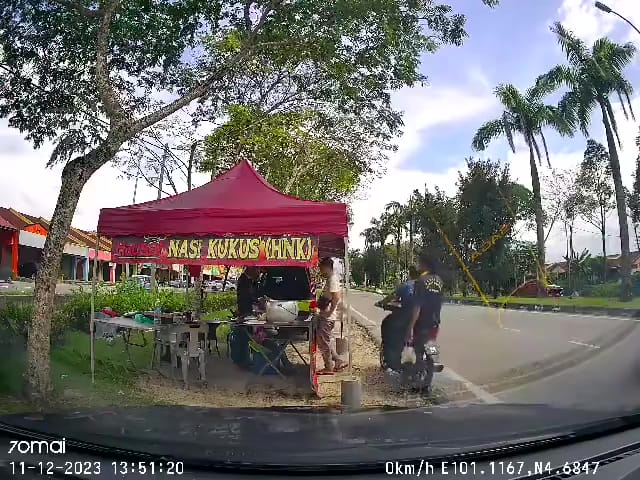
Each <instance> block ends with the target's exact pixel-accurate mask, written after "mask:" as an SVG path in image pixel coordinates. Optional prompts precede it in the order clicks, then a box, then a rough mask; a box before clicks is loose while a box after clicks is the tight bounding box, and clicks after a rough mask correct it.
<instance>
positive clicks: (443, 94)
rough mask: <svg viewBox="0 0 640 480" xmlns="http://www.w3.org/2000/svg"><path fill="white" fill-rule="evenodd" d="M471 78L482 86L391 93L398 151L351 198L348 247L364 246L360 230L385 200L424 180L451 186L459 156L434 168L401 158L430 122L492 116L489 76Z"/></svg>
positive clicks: (403, 196)
mask: <svg viewBox="0 0 640 480" xmlns="http://www.w3.org/2000/svg"><path fill="white" fill-rule="evenodd" d="M474 78H476V79H480V78H484V79H485V80H484V81H483V82H476V83H478V84H479V85H480V87H481V88H480V89H479V90H478V91H477V92H470V91H464V90H460V89H455V88H451V87H445V88H438V87H425V88H406V89H403V90H401V91H400V92H398V94H397V95H396V96H395V98H394V105H395V106H396V108H398V109H400V110H402V111H403V112H404V124H405V128H404V135H403V136H402V137H401V138H400V140H399V142H398V151H397V152H395V153H394V154H393V155H392V157H391V158H390V161H389V164H388V168H387V172H386V174H385V175H384V177H383V178H381V179H378V180H376V181H374V182H373V183H372V184H371V185H368V186H367V191H368V195H367V197H366V198H365V199H363V200H358V201H355V202H353V205H352V208H353V212H354V217H355V220H354V225H353V228H352V231H351V237H350V241H351V244H352V246H353V247H355V248H362V247H363V245H364V241H363V239H362V237H361V235H360V234H361V233H362V231H363V230H364V229H365V228H367V227H368V226H369V221H370V220H371V218H372V217H377V216H379V215H380V213H381V212H382V211H383V210H384V207H385V205H386V204H388V203H389V202H392V201H398V202H405V201H406V200H407V199H408V198H409V195H411V192H413V190H415V189H418V190H420V191H423V190H424V187H425V185H427V186H429V187H430V188H433V187H434V186H436V185H437V186H438V187H440V188H441V189H443V190H445V191H446V192H448V193H453V192H454V190H455V182H456V180H457V178H458V173H457V172H458V170H459V169H460V168H462V166H463V163H464V159H460V162H461V163H460V165H456V166H455V167H452V168H450V169H449V170H448V171H447V172H446V173H437V174H434V173H431V172H428V171H422V170H416V169H407V168H403V162H404V161H405V160H406V159H407V158H408V157H409V156H410V155H411V154H412V153H414V152H415V151H416V150H417V149H418V148H419V147H420V146H422V145H424V144H425V143H428V141H429V135H430V129H432V128H433V127H438V126H444V125H454V124H456V123H459V122H461V121H464V120H468V119H471V118H478V121H479V122H482V121H483V120H485V119H486V118H489V117H490V116H491V111H492V110H493V109H494V108H496V106H497V104H496V100H495V97H494V96H493V93H492V92H491V91H490V86H489V82H487V81H486V77H484V76H483V75H482V74H481V73H480V72H477V71H476V72H475V73H474ZM469 142H470V141H469ZM441 161H442V158H433V159H429V161H428V162H427V163H428V164H430V165H434V164H437V163H438V162H441ZM438 170H441V169H438Z"/></svg>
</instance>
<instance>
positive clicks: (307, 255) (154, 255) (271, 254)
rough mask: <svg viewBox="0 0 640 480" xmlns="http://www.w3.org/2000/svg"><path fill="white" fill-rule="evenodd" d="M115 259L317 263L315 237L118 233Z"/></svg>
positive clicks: (233, 262) (223, 263) (163, 261)
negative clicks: (175, 235) (126, 235)
mask: <svg viewBox="0 0 640 480" xmlns="http://www.w3.org/2000/svg"><path fill="white" fill-rule="evenodd" d="M112 261H113V262H116V263H156V264H163V265H170V264H188V265H260V266H268V265H273V266H305V267H312V266H315V265H316V264H317V263H318V241H317V238H315V237H270V236H266V237H210V238H209V237H145V238H139V237H117V238H114V239H113V241H112Z"/></svg>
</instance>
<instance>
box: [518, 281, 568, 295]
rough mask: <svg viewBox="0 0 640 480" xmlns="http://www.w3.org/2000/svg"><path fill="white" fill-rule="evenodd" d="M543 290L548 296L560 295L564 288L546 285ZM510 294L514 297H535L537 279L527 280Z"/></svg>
mask: <svg viewBox="0 0 640 480" xmlns="http://www.w3.org/2000/svg"><path fill="white" fill-rule="evenodd" d="M545 290H546V296H548V297H561V296H562V294H563V292H564V289H563V288H562V287H561V286H559V285H547V287H546V289H545ZM511 295H512V296H514V297H536V296H537V295H538V282H537V280H529V281H527V282H525V283H523V284H522V285H520V286H519V287H518V288H516V289H515V290H514V291H513V293H512V294H511Z"/></svg>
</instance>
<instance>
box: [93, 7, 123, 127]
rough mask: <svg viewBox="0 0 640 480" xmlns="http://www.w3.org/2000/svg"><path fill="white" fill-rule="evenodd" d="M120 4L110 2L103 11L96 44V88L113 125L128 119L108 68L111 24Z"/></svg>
mask: <svg viewBox="0 0 640 480" xmlns="http://www.w3.org/2000/svg"><path fill="white" fill-rule="evenodd" d="M120 2H121V0H110V1H109V2H108V3H107V4H106V7H105V8H104V10H103V11H101V13H102V18H101V20H100V27H99V28H98V37H97V42H96V43H97V45H96V86H97V88H98V92H99V93H100V99H101V100H102V102H103V103H104V108H105V111H106V113H107V116H108V117H109V120H110V121H111V123H112V124H113V122H114V121H117V122H118V123H121V122H122V121H123V120H124V119H125V118H126V112H125V110H124V108H123V107H122V104H121V103H120V100H119V99H118V95H117V94H116V91H115V89H114V88H113V85H112V84H111V81H110V80H109V67H108V66H107V55H108V54H109V35H110V33H111V22H112V20H113V17H114V15H115V13H116V10H117V9H118V7H119V6H120Z"/></svg>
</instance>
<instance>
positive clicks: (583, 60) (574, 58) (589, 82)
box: [539, 22, 636, 300]
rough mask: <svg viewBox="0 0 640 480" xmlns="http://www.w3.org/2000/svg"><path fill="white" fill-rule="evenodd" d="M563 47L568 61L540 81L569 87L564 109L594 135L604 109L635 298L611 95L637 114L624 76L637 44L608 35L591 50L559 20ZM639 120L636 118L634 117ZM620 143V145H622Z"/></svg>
mask: <svg viewBox="0 0 640 480" xmlns="http://www.w3.org/2000/svg"><path fill="white" fill-rule="evenodd" d="M551 30H552V32H553V33H555V34H556V37H557V38H558V43H559V44H560V46H561V47H562V50H563V51H564V53H565V55H566V56H567V60H568V62H569V64H568V65H559V66H557V67H554V68H553V69H552V70H551V71H549V72H548V73H546V74H545V75H543V76H541V77H540V78H539V83H540V84H546V85H548V86H550V87H553V88H557V87H559V86H560V85H566V86H567V87H568V88H569V91H568V92H567V93H565V94H564V96H563V97H562V99H561V100H560V103H559V107H560V109H561V110H562V111H563V112H564V113H565V114H566V115H567V116H571V118H572V119H573V121H572V123H574V124H575V125H576V126H577V127H578V128H579V129H580V130H581V131H582V133H583V134H584V135H585V136H586V137H588V136H589V131H588V128H589V125H590V123H591V113H592V112H593V110H594V109H596V108H598V107H599V108H600V112H601V114H602V123H603V124H604V130H605V133H606V137H607V146H608V148H609V161H610V163H611V173H612V176H613V184H614V188H615V194H616V205H617V210H618V224H619V228H620V251H621V257H622V258H621V268H620V272H621V276H622V285H621V294H620V296H621V299H622V300H630V299H631V257H630V255H629V225H628V223H627V208H626V198H625V189H624V185H623V184H622V175H621V173H620V160H619V158H618V148H617V146H622V145H621V143H620V137H619V135H618V125H617V122H616V118H615V115H614V113H613V108H612V106H611V102H610V100H609V96H610V95H612V94H616V95H617V97H618V98H619V100H620V105H621V106H622V112H623V114H624V116H625V118H628V117H629V116H631V118H634V115H633V109H632V108H631V100H630V99H631V95H632V93H633V87H632V86H631V84H630V83H629V81H628V80H627V79H626V78H624V75H623V74H622V71H623V69H624V68H625V67H626V66H627V65H629V64H630V63H631V61H632V60H633V57H634V55H635V53H636V48H635V46H634V45H633V44H632V43H626V44H624V45H619V44H617V43H614V42H612V41H611V40H609V39H608V38H601V39H599V40H596V42H595V43H594V44H593V46H592V47H591V49H588V48H587V45H586V44H585V43H584V42H583V41H582V40H580V39H579V38H577V37H576V36H575V35H574V34H573V33H572V32H571V31H569V30H567V29H565V28H564V27H563V26H562V24H560V23H559V22H556V23H555V24H554V25H553V27H552V28H551ZM634 119H635V118H634ZM616 143H617V146H616Z"/></svg>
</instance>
